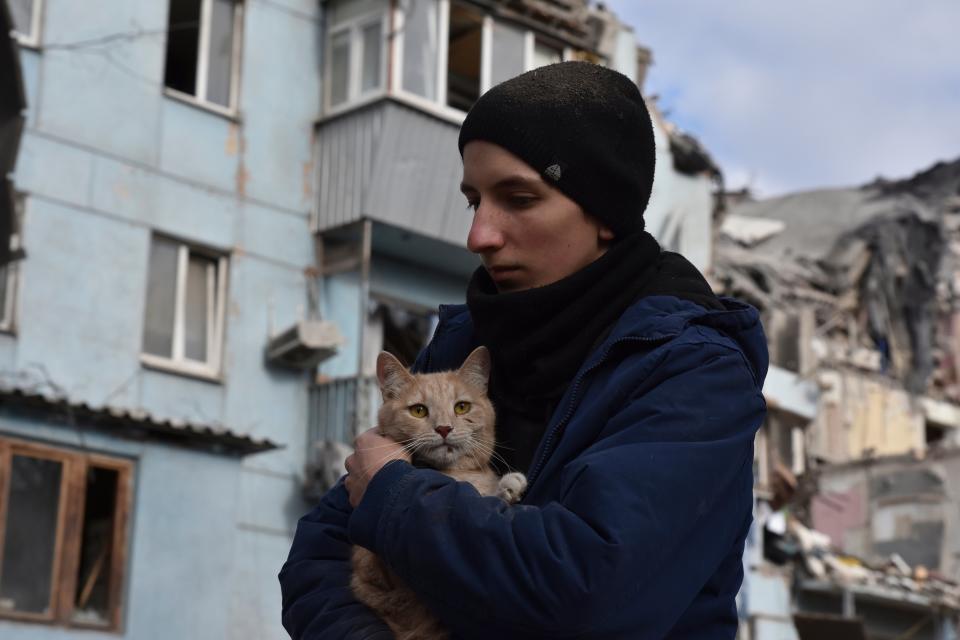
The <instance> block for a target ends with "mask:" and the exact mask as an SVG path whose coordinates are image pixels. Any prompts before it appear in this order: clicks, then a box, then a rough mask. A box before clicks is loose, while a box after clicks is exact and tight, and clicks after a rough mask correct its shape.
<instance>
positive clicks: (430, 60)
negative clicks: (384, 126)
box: [395, 0, 563, 116]
mask: <svg viewBox="0 0 960 640" xmlns="http://www.w3.org/2000/svg"><path fill="white" fill-rule="evenodd" d="M395 15H396V22H397V23H398V24H400V27H399V28H398V30H397V38H395V40H396V41H397V49H396V50H397V52H398V54H399V55H398V56H397V59H398V63H397V64H398V66H397V77H399V80H400V81H399V85H398V87H397V88H398V89H399V93H400V94H401V95H403V96H404V97H406V98H408V99H410V100H411V101H413V102H414V103H420V104H424V106H426V107H435V108H438V109H439V110H440V111H441V112H443V111H448V112H449V113H450V115H451V116H452V115H453V114H454V112H453V110H456V111H458V112H463V111H468V110H469V109H470V107H471V106H473V103H474V102H475V101H476V100H477V98H479V97H480V96H481V95H482V94H483V93H484V92H485V91H487V90H488V89H489V88H490V87H492V86H494V85H496V84H499V83H500V82H503V81H504V80H508V79H510V78H512V77H514V76H516V75H519V74H521V73H523V72H524V71H525V70H528V69H534V68H536V67H539V66H542V65H544V64H550V63H552V62H560V61H561V60H562V59H563V52H562V50H561V49H559V48H556V47H554V46H551V45H549V44H546V43H544V42H540V41H539V40H538V39H537V37H536V35H535V34H534V33H533V32H532V31H530V30H528V29H525V28H523V27H520V26H517V25H514V24H510V23H507V22H505V21H501V20H494V19H493V18H492V17H491V16H489V15H486V14H484V13H483V12H482V11H481V10H480V9H479V8H477V7H476V6H475V5H473V4H471V3H467V2H460V1H458V0H417V1H416V2H406V3H401V8H399V9H398V10H397V13H396V14H395Z"/></svg>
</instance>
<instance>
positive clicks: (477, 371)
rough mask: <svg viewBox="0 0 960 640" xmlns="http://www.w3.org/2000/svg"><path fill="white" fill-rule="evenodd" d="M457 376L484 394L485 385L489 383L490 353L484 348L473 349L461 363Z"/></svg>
mask: <svg viewBox="0 0 960 640" xmlns="http://www.w3.org/2000/svg"><path fill="white" fill-rule="evenodd" d="M457 374H458V375H459V376H460V377H462V378H464V379H465V380H467V382H468V383H469V384H471V385H473V386H475V387H477V388H479V389H482V390H483V391H484V393H486V391H487V384H488V383H489V382H490V351H488V350H487V348H486V347H477V348H476V349H474V350H473V352H472V353H471V354H470V355H469V356H467V359H466V360H464V361H463V364H462V365H461V366H460V369H459V370H458V371H457Z"/></svg>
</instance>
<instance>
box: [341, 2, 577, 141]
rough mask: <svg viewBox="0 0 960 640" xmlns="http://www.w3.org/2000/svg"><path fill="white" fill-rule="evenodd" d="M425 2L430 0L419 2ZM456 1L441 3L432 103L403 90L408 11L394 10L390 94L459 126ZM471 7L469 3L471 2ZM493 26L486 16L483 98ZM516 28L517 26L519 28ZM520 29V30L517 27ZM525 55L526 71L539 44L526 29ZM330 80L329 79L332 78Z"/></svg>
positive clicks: (567, 50)
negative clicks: (450, 68)
mask: <svg viewBox="0 0 960 640" xmlns="http://www.w3.org/2000/svg"><path fill="white" fill-rule="evenodd" d="M418 1H419V2H424V1H427V0H418ZM451 1H453V0H437V21H438V22H439V25H438V27H437V78H436V87H437V98H436V100H431V99H429V98H424V97H423V96H420V95H417V94H415V93H411V92H409V91H406V90H404V88H403V42H404V28H403V22H404V17H405V15H404V12H403V8H402V7H401V6H400V3H397V4H396V5H395V7H394V9H393V24H394V25H395V27H394V37H393V38H392V39H391V43H390V46H391V55H390V61H391V74H390V77H391V79H392V82H391V86H390V93H391V95H393V96H394V97H396V98H398V99H400V100H402V101H403V102H406V103H408V104H410V105H411V106H414V107H417V108H419V109H422V110H424V111H428V112H430V113H432V114H434V115H437V116H439V117H441V118H444V119H445V120H449V121H451V122H454V123H456V124H460V123H462V122H463V119H464V118H465V117H466V115H467V114H466V112H465V111H461V110H460V109H456V108H454V107H451V106H449V105H448V104H447V62H448V61H447V57H448V53H449V52H448V48H447V47H448V44H449V38H450V3H451ZM468 4H469V3H468ZM470 6H471V7H473V8H474V9H476V10H477V11H481V8H480V7H479V6H475V5H472V4H471V5H470ZM493 26H494V19H493V16H491V15H490V14H484V15H483V27H482V29H483V31H482V32H481V34H480V39H481V45H480V95H483V94H484V93H486V92H487V91H488V90H489V89H490V85H491V82H490V78H491V73H492V69H493V53H492V52H493ZM515 26H516V25H515ZM517 28H520V27H518V26H517ZM524 38H525V40H524V52H523V65H522V68H523V70H524V71H529V70H530V69H532V68H533V58H534V53H533V52H534V44H535V42H536V33H535V32H534V31H532V30H530V29H526V30H525V33H524ZM562 52H563V59H564V60H570V59H572V57H573V54H572V49H571V48H570V47H564V48H563V49H562ZM328 77H329V76H328Z"/></svg>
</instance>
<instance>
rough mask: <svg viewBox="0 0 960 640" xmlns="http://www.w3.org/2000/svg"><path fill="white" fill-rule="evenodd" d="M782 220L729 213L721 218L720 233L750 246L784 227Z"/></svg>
mask: <svg viewBox="0 0 960 640" xmlns="http://www.w3.org/2000/svg"><path fill="white" fill-rule="evenodd" d="M786 226H787V225H786V224H785V223H784V222H783V221H782V220H768V219H765V218H749V217H747V216H738V215H735V214H730V215H728V216H727V217H726V218H724V220H723V224H722V225H721V226H720V233H722V234H723V235H725V236H727V237H728V238H730V239H731V240H735V241H736V242H738V243H740V244H741V245H742V246H744V247H752V246H753V245H755V244H759V243H761V242H763V241H764V240H766V239H767V238H772V237H773V236H775V235H777V234H778V233H780V232H781V231H783V230H784V229H785V228H786Z"/></svg>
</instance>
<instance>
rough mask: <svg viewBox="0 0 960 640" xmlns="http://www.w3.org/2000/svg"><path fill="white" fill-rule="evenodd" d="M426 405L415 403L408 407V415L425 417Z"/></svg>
mask: <svg viewBox="0 0 960 640" xmlns="http://www.w3.org/2000/svg"><path fill="white" fill-rule="evenodd" d="M427 413H428V411H427V407H426V405H422V404H415V405H413V406H411V407H410V415H412V416H413V417H414V418H426V417H427Z"/></svg>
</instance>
